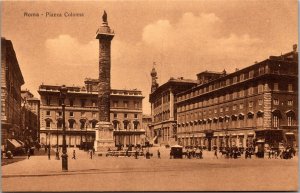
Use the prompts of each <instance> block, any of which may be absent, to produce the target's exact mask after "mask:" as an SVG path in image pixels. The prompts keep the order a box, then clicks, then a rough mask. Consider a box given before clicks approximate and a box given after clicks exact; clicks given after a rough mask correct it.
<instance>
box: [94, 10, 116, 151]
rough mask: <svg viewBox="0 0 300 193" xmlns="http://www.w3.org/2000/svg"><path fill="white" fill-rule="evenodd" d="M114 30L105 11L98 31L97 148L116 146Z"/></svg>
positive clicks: (102, 149) (103, 149) (105, 149)
mask: <svg viewBox="0 0 300 193" xmlns="http://www.w3.org/2000/svg"><path fill="white" fill-rule="evenodd" d="M113 37H114V32H113V31H112V30H111V29H110V27H109V26H108V23H107V14H106V12H105V11H104V14H103V16H102V25H101V26H100V28H99V29H98V31H97V36H96V38H97V39H99V85H98V90H99V93H98V108H99V122H98V123H97V126H96V138H95V144H94V147H95V150H96V151H98V152H103V151H107V149H108V148H112V147H114V145H115V144H114V139H113V127H112V124H111V122H110V70H111V59H110V52H111V51H110V47H111V40H112V39H113Z"/></svg>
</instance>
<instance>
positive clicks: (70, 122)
mask: <svg viewBox="0 0 300 193" xmlns="http://www.w3.org/2000/svg"><path fill="white" fill-rule="evenodd" d="M74 125H75V120H74V119H69V128H70V129H74Z"/></svg>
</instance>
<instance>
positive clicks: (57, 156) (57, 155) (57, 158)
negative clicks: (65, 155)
mask: <svg viewBox="0 0 300 193" xmlns="http://www.w3.org/2000/svg"><path fill="white" fill-rule="evenodd" d="M55 155H56V157H55V159H56V160H60V159H59V151H58V127H57V126H56V153H55Z"/></svg>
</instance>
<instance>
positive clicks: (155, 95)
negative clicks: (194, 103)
mask: <svg viewBox="0 0 300 193" xmlns="http://www.w3.org/2000/svg"><path fill="white" fill-rule="evenodd" d="M151 77H152V86H151V94H150V96H149V102H150V103H151V116H152V124H151V126H150V128H151V130H153V133H154V139H153V142H154V143H155V144H163V145H167V144H169V145H172V144H176V140H177V136H176V135H177V130H176V117H177V116H176V105H175V102H176V99H175V95H176V94H177V93H179V92H182V91H184V90H187V89H190V88H192V87H193V86H195V85H196V81H194V80H188V79H183V78H182V77H181V78H178V79H175V78H170V80H169V81H168V82H166V83H165V84H163V85H161V86H159V85H158V84H157V82H156V79H157V73H156V70H155V68H153V69H152V71H151Z"/></svg>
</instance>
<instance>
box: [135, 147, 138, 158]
mask: <svg viewBox="0 0 300 193" xmlns="http://www.w3.org/2000/svg"><path fill="white" fill-rule="evenodd" d="M138 154H139V153H138V151H137V149H136V150H135V159H137V158H138Z"/></svg>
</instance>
